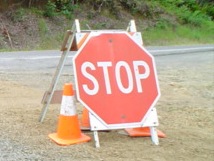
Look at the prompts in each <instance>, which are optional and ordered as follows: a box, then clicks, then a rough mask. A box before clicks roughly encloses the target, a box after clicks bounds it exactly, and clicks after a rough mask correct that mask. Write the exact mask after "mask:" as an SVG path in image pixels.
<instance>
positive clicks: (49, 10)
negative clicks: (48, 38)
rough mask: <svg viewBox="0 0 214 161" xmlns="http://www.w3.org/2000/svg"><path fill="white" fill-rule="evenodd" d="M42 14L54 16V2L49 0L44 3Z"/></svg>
mask: <svg viewBox="0 0 214 161" xmlns="http://www.w3.org/2000/svg"><path fill="white" fill-rule="evenodd" d="M44 16H46V17H54V16H56V5H55V3H53V2H51V1H50V0H49V1H48V3H47V4H46V5H45V9H44Z"/></svg>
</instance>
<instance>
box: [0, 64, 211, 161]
mask: <svg viewBox="0 0 214 161" xmlns="http://www.w3.org/2000/svg"><path fill="white" fill-rule="evenodd" d="M196 64H197V65H195V67H194V68H192V67H188V66H182V67H179V68H175V67H172V66H165V67H163V68H161V70H159V72H158V73H159V81H160V87H161V93H162V96H161V99H160V101H159V102H158V104H157V106H156V107H157V111H158V115H159V122H160V126H159V127H158V129H159V130H161V131H163V132H164V133H166V135H167V138H164V139H160V145H159V146H154V145H153V144H152V142H151V140H150V138H149V137H146V138H142V137H139V138H131V137H128V136H126V135H121V134H120V133H119V132H118V130H114V131H110V132H100V133H99V137H100V143H101V148H99V149H95V148H94V141H93V140H92V141H90V142H89V143H85V144H78V145H73V146H66V147H61V146H58V145H56V144H55V143H53V142H52V141H50V139H49V138H48V134H49V133H52V132H55V131H56V126H57V121H58V118H57V116H58V114H59V106H58V105H57V106H50V108H49V111H48V114H47V117H46V118H45V121H44V123H39V122H38V117H39V115H40V112H41V104H40V101H41V98H42V96H43V93H44V90H45V88H44V87H45V86H47V87H48V85H49V83H50V79H51V77H52V76H51V75H47V74H44V73H39V72H37V73H32V72H30V73H27V72H25V73H21V72H19V73H18V72H15V73H3V72H1V73H0V103H1V104H0V127H1V135H0V160H2V161H3V160H63V161H66V160H68V161H70V160H76V161H79V160H83V161H94V160H97V161H98V160H100V161H112V160H117V161H142V160H148V161H150V160H151V161H178V160H185V161H192V160H194V161H212V160H213V157H214V146H213V144H214V135H213V132H214V128H213V124H214V119H213V116H214V109H213V107H214V106H213V105H214V97H213V91H214V86H213V70H212V69H213V67H214V66H213V61H212V60H210V61H209V62H207V63H203V64H202V63H196ZM81 110H82V107H81V106H78V113H79V114H81ZM86 134H87V135H89V136H91V137H92V138H93V134H92V133H91V132H87V133H86Z"/></svg>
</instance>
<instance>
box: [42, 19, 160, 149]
mask: <svg viewBox="0 0 214 161" xmlns="http://www.w3.org/2000/svg"><path fill="white" fill-rule="evenodd" d="M87 32H91V31H87ZM100 32H102V31H100ZM124 32H129V33H132V35H131V37H132V38H133V40H134V41H135V42H136V43H137V44H139V45H140V46H142V45H143V41H142V37H141V34H139V33H138V32H137V31H136V26H135V22H134V20H131V21H130V23H129V25H128V27H127V30H126V31H124ZM87 36H88V33H87V34H86V33H82V32H81V31H80V25H79V21H78V20H75V22H74V24H73V26H72V30H68V31H67V32H66V35H65V38H64V41H63V44H62V48H61V51H63V53H62V56H61V58H60V61H59V64H58V66H57V69H56V71H55V74H54V76H53V78H52V82H51V85H50V88H49V90H48V91H47V92H46V94H45V95H44V98H43V108H42V112H41V115H40V118H39V121H40V122H43V120H44V118H45V115H46V113H47V110H48V106H49V104H50V103H51V101H52V98H53V96H54V92H56V91H55V89H56V85H57V83H58V80H59V77H60V75H61V72H62V70H63V67H64V64H65V61H66V58H67V56H68V53H69V52H70V50H71V48H72V46H73V44H75V43H76V44H78V43H79V44H78V45H80V46H81V44H82V43H83V42H84V41H85V39H86V38H87ZM77 50H78V47H77ZM89 118H90V124H91V130H92V131H93V133H94V140H95V146H96V147H97V148H98V147H100V143H99V137H98V131H99V130H110V129H119V128H117V127H113V128H109V127H106V126H105V125H104V124H103V123H102V121H101V120H99V119H98V118H97V117H96V116H94V115H93V114H92V113H91V112H89ZM156 126H158V118H157V112H156V109H155V108H152V109H150V111H148V113H147V115H146V116H145V119H144V122H143V125H142V126H141V127H149V128H150V133H151V140H152V142H153V143H154V144H155V145H158V144H159V140H158V135H157V131H156V128H155V127H156ZM130 127H131V126H130ZM132 127H134V126H132ZM127 128H129V126H128V127H127Z"/></svg>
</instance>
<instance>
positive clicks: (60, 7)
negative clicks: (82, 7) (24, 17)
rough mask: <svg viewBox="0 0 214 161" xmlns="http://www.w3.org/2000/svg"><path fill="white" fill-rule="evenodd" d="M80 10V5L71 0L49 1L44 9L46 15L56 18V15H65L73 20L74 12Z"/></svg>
mask: <svg viewBox="0 0 214 161" xmlns="http://www.w3.org/2000/svg"><path fill="white" fill-rule="evenodd" d="M76 9H78V4H74V3H71V1H69V0H64V1H62V0H56V1H55V2H52V1H50V0H49V1H48V3H47V4H46V6H45V9H44V15H45V16H47V17H54V16H56V15H64V16H66V17H67V18H68V19H72V18H73V13H74V11H75V10H76Z"/></svg>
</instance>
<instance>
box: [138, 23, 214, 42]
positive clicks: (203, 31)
mask: <svg viewBox="0 0 214 161" xmlns="http://www.w3.org/2000/svg"><path fill="white" fill-rule="evenodd" d="M211 33H212V32H211V29H210V28H208V27H207V26H203V27H200V28H198V27H192V26H188V25H186V26H177V27H176V28H165V29H159V28H152V29H149V30H145V31H144V32H143V33H142V36H143V40H144V44H145V45H184V44H185V45H191V44H214V35H213V34H211Z"/></svg>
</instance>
